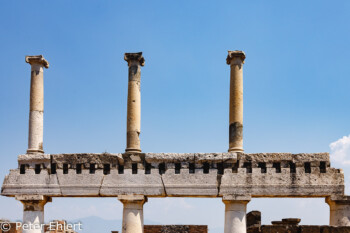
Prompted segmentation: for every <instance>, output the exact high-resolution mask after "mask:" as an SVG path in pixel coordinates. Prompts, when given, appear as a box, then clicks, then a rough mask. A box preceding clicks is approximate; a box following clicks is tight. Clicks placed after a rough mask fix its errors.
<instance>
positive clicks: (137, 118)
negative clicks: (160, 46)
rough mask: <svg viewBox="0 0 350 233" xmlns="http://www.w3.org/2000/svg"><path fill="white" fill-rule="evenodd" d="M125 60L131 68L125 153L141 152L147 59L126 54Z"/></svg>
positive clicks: (133, 54)
mask: <svg viewBox="0 0 350 233" xmlns="http://www.w3.org/2000/svg"><path fill="white" fill-rule="evenodd" d="M124 60H125V61H127V62H128V66H129V84H128V110H127V135H126V149H125V152H130V153H137V152H141V147H140V138H139V137H140V132H141V66H144V64H145V59H144V58H143V56H142V52H140V53H125V55H124Z"/></svg>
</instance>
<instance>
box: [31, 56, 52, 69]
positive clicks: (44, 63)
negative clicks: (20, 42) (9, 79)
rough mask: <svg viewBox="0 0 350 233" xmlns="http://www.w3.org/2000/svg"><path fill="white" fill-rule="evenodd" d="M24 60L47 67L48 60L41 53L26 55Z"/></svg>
mask: <svg viewBox="0 0 350 233" xmlns="http://www.w3.org/2000/svg"><path fill="white" fill-rule="evenodd" d="M26 62H27V63H29V64H31V65H32V64H39V65H42V66H44V67H45V68H46V69H47V68H49V62H48V61H47V60H46V59H45V58H44V56H43V55H35V56H26Z"/></svg>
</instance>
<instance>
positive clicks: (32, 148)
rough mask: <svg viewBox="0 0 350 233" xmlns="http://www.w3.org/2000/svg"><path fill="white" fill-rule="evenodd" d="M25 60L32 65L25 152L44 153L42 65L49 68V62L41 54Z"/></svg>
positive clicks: (27, 57)
mask: <svg viewBox="0 0 350 233" xmlns="http://www.w3.org/2000/svg"><path fill="white" fill-rule="evenodd" d="M26 62H27V63H29V64H30V65H31V66H32V68H31V82H30V112H29V137H28V150H27V153H28V154H29V153H44V150H43V131H44V129H43V126H44V67H45V68H49V63H48V62H47V61H46V60H45V59H44V57H43V56H42V55H38V56H26Z"/></svg>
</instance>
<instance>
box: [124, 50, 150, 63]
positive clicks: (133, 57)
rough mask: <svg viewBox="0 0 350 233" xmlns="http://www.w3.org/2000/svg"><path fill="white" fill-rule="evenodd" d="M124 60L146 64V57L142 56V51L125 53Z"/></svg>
mask: <svg viewBox="0 0 350 233" xmlns="http://www.w3.org/2000/svg"><path fill="white" fill-rule="evenodd" d="M124 60H125V61H127V62H128V65H130V62H131V61H138V62H139V63H140V65H141V66H144V65H145V58H144V57H143V56H142V52H139V53H125V54H124Z"/></svg>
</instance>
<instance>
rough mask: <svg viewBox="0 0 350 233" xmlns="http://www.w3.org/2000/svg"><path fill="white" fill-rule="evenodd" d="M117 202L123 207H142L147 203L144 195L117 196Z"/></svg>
mask: <svg viewBox="0 0 350 233" xmlns="http://www.w3.org/2000/svg"><path fill="white" fill-rule="evenodd" d="M118 200H119V201H120V202H121V203H123V204H124V205H127V204H136V205H140V206H142V205H143V204H144V203H145V202H147V197H146V196H144V195H132V194H131V195H128V194H127V195H118Z"/></svg>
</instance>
